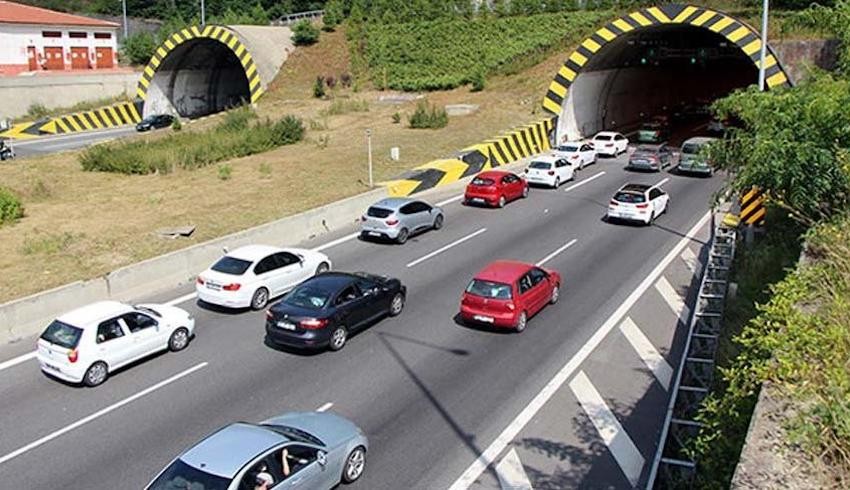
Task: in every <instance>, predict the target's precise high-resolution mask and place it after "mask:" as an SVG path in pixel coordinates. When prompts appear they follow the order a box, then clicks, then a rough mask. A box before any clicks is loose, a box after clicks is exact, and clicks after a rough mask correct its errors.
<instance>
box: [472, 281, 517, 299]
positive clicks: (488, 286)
mask: <svg viewBox="0 0 850 490" xmlns="http://www.w3.org/2000/svg"><path fill="white" fill-rule="evenodd" d="M466 292H467V293H469V294H474V295H475V296H482V297H484V298H493V299H511V286H510V285H508V284H503V283H501V282H492V281H482V280H480V279H473V280H472V282H470V283H469V286H467V287H466Z"/></svg>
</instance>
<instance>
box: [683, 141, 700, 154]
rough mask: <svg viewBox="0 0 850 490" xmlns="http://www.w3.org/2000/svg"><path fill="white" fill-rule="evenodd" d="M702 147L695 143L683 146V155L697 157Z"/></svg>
mask: <svg viewBox="0 0 850 490" xmlns="http://www.w3.org/2000/svg"><path fill="white" fill-rule="evenodd" d="M700 147H701V145H697V144H695V143H688V144H686V145H683V146H682V153H684V154H685V155H696V154H697V153H699V150H700Z"/></svg>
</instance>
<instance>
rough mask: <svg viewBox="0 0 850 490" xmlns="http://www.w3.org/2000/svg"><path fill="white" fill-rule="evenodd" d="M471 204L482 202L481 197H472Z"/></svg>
mask: <svg viewBox="0 0 850 490" xmlns="http://www.w3.org/2000/svg"><path fill="white" fill-rule="evenodd" d="M472 202H484V198H483V197H473V198H472Z"/></svg>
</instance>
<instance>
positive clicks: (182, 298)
mask: <svg viewBox="0 0 850 490" xmlns="http://www.w3.org/2000/svg"><path fill="white" fill-rule="evenodd" d="M197 296H198V293H189V294H184V295H183V296H180V297H179V298H174V299H172V300H171V301H168V302H166V303H165V304H167V305H168V306H174V305H179V304H180V303H183V302H184V301H189V300H190V299H194V298H196V297H197Z"/></svg>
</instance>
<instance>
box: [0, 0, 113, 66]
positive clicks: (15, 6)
mask: <svg viewBox="0 0 850 490" xmlns="http://www.w3.org/2000/svg"><path fill="white" fill-rule="evenodd" d="M117 31H118V24H116V23H114V22H106V21H103V20H98V19H90V18H88V17H82V16H79V15H71V14H65V13H62V12H55V11H53V10H47V9H43V8H38V7H31V6H29V5H22V4H19V3H13V2H8V1H6V0H0V76H7V75H17V74H19V73H21V72H39V71H70V70H74V71H77V70H80V71H85V70H103V69H111V68H113V67H115V66H116V65H117V63H118V57H117V56H118V49H117V37H118V36H117Z"/></svg>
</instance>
